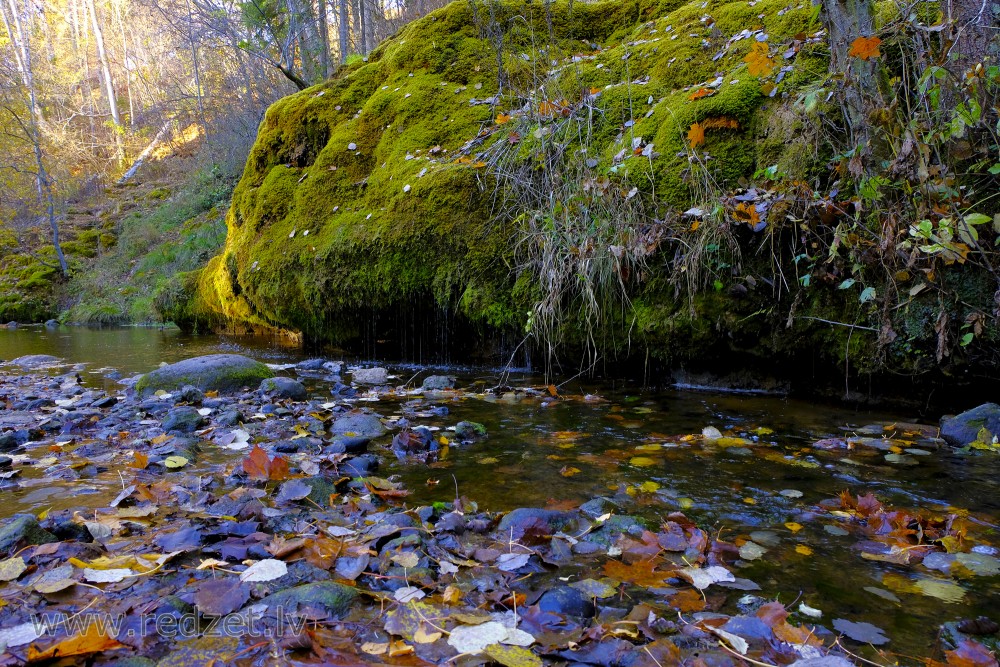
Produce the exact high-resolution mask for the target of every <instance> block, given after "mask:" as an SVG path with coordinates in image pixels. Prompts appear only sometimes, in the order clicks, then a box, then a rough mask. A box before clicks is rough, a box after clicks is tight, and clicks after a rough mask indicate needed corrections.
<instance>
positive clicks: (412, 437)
mask: <svg viewBox="0 0 1000 667" xmlns="http://www.w3.org/2000/svg"><path fill="white" fill-rule="evenodd" d="M437 450H438V442H437V440H436V439H435V438H434V434H433V433H432V432H431V430H430V429H428V428H427V427H425V426H418V427H417V428H414V429H409V428H404V429H403V430H402V431H400V432H399V433H397V434H396V437H394V438H393V439H392V452H393V453H394V454H395V455H396V458H399V459H405V458H407V457H410V456H419V455H422V454H429V453H433V452H436V451H437Z"/></svg>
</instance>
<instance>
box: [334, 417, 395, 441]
mask: <svg viewBox="0 0 1000 667" xmlns="http://www.w3.org/2000/svg"><path fill="white" fill-rule="evenodd" d="M386 430H387V429H386V428H385V424H383V423H382V420H381V419H379V418H378V417H376V416H375V415H371V414H367V413H364V412H358V413H356V414H348V415H344V416H343V417H341V418H340V419H337V420H335V421H334V422H333V426H331V427H330V432H331V433H332V434H333V435H349V436H353V437H358V438H369V439H371V438H377V437H379V436H380V435H385V433H386Z"/></svg>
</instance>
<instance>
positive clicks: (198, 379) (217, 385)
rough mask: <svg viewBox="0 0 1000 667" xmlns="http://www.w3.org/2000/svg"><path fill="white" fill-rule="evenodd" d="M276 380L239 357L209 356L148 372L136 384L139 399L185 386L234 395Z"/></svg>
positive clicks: (266, 370)
mask: <svg viewBox="0 0 1000 667" xmlns="http://www.w3.org/2000/svg"><path fill="white" fill-rule="evenodd" d="M270 377H274V373H273V372H272V371H271V369H270V368H268V367H267V366H265V365H264V364H262V363H260V362H259V361H254V360H253V359H250V358H249V357H244V356H242V355H239V354H209V355H206V356H203V357H194V358H192V359H185V360H184V361H178V362H177V363H176V364H170V365H168V366H163V367H162V368H157V369H156V370H155V371H150V372H149V373H146V374H145V375H143V376H142V377H141V378H139V381H138V382H136V384H135V389H136V391H137V392H138V393H139V396H140V398H146V397H148V396H150V395H152V394H153V393H155V392H156V391H158V390H160V389H163V390H164V391H176V390H178V389H181V388H183V387H184V386H185V385H191V386H193V387H197V388H198V389H200V390H202V391H218V392H233V391H238V390H239V389H242V388H243V387H255V386H257V385H259V384H260V381H261V380H264V379H265V378H270Z"/></svg>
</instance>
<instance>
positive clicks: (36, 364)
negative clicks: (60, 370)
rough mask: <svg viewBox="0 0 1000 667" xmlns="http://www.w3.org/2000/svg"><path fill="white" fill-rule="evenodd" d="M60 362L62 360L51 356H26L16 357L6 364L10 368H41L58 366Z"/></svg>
mask: <svg viewBox="0 0 1000 667" xmlns="http://www.w3.org/2000/svg"><path fill="white" fill-rule="evenodd" d="M8 326H10V325H8ZM15 326H16V325H15ZM61 361H62V359H60V358H59V357H53V356H52V355H51V354H28V355H25V356H23V357H18V358H17V359H14V360H12V361H10V362H8V363H9V364H10V365H11V366H19V367H21V368H40V367H42V366H51V365H52V364H58V363H59V362H61Z"/></svg>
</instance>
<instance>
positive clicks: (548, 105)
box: [538, 102, 559, 116]
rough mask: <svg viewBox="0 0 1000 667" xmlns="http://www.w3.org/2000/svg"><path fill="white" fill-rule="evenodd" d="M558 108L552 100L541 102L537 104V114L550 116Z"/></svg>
mask: <svg viewBox="0 0 1000 667" xmlns="http://www.w3.org/2000/svg"><path fill="white" fill-rule="evenodd" d="M558 110H559V107H558V106H557V105H555V104H553V103H552V102H542V103H541V104H539V105H538V114H539V115H541V116H552V115H554V114H555V113H556V112H557V111H558Z"/></svg>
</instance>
